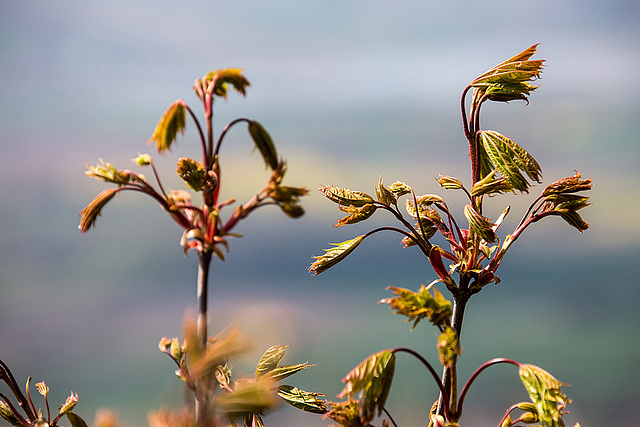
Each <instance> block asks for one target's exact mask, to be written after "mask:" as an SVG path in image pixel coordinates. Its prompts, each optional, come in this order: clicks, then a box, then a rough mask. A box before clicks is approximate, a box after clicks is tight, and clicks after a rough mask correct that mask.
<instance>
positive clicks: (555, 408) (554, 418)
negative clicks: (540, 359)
mask: <svg viewBox="0 0 640 427" xmlns="http://www.w3.org/2000/svg"><path fill="white" fill-rule="evenodd" d="M518 374H519V375H520V380H521V381H522V384H523V385H524V387H525V389H526V390H527V392H528V393H529V397H530V398H531V401H532V402H533V403H534V404H535V405H536V409H537V415H538V417H539V418H540V421H541V422H542V424H543V425H544V426H546V427H564V421H563V420H562V415H563V412H562V410H563V409H564V408H565V407H566V405H568V404H570V403H571V399H569V398H568V397H567V396H566V395H565V394H564V393H563V392H562V390H561V387H562V386H566V385H567V384H565V383H563V382H561V381H559V380H557V379H556V378H555V377H554V376H553V375H551V374H550V373H549V372H547V371H545V370H544V369H542V368H539V367H537V366H534V365H528V364H521V365H520V368H519V371H518Z"/></svg>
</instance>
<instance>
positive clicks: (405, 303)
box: [378, 285, 451, 330]
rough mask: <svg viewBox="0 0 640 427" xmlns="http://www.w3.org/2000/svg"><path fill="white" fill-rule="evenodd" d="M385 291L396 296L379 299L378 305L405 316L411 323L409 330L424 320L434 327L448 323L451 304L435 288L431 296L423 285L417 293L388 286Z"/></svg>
mask: <svg viewBox="0 0 640 427" xmlns="http://www.w3.org/2000/svg"><path fill="white" fill-rule="evenodd" d="M387 289H390V290H391V291H392V292H393V293H394V294H395V295H396V296H395V297H393V298H384V299H381V300H380V301H379V302H378V304H389V308H390V309H391V310H392V311H393V313H394V314H401V315H403V316H406V317H407V322H411V321H413V326H411V330H413V329H415V327H416V326H417V325H418V323H420V321H421V320H422V319H425V318H427V319H429V321H430V322H431V323H433V324H434V325H435V326H445V325H446V324H447V323H448V322H449V318H450V317H451V303H450V302H449V301H447V299H446V298H445V297H444V296H443V295H442V294H441V293H440V292H439V291H438V290H437V289H436V288H434V289H433V295H431V293H430V292H429V288H427V287H426V286H424V285H422V286H420V289H419V290H418V292H413V291H411V290H409V289H405V288H399V287H396V286H389V287H388V288H387Z"/></svg>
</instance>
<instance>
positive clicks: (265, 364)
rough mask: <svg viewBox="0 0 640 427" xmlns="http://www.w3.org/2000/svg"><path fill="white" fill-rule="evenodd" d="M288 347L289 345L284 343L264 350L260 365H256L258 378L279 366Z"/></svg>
mask: <svg viewBox="0 0 640 427" xmlns="http://www.w3.org/2000/svg"><path fill="white" fill-rule="evenodd" d="M287 347H288V346H284V345H282V344H280V345H274V346H273V347H270V348H269V349H268V350H267V351H265V352H264V354H263V355H262V357H260V360H259V361H258V365H257V366H256V372H255V377H256V379H258V378H260V377H262V376H264V375H265V374H267V373H268V372H271V371H273V370H274V369H275V368H276V367H277V366H278V364H279V363H280V361H281V360H282V358H283V357H284V353H285V350H286V349H287Z"/></svg>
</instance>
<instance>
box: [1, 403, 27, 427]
mask: <svg viewBox="0 0 640 427" xmlns="http://www.w3.org/2000/svg"><path fill="white" fill-rule="evenodd" d="M0 416H1V417H2V418H4V419H5V420H7V421H8V422H9V424H11V425H12V426H19V427H20V426H23V425H24V424H23V423H21V422H20V420H19V419H18V417H16V416H15V414H14V413H13V411H12V410H11V408H10V407H9V405H7V404H6V403H4V402H3V401H1V400H0Z"/></svg>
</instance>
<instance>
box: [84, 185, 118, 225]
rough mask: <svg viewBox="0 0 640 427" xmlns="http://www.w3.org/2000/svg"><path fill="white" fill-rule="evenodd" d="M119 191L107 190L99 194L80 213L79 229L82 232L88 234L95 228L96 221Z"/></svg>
mask: <svg viewBox="0 0 640 427" xmlns="http://www.w3.org/2000/svg"><path fill="white" fill-rule="evenodd" d="M117 192H118V190H116V189H115V188H107V189H106V190H103V191H102V192H101V193H100V194H98V195H97V196H96V197H95V198H94V199H93V200H92V201H91V203H89V204H88V205H87V206H86V207H85V208H84V209H82V211H80V225H79V226H78V228H79V229H80V231H81V232H83V233H86V232H87V231H88V230H89V228H91V226H95V224H96V220H97V219H98V217H99V216H100V214H101V211H102V208H104V206H105V205H106V204H107V203H109V201H110V200H111V199H113V196H115V195H116V193H117Z"/></svg>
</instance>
